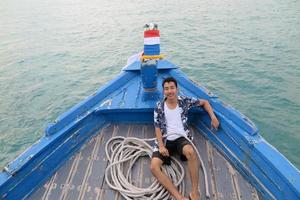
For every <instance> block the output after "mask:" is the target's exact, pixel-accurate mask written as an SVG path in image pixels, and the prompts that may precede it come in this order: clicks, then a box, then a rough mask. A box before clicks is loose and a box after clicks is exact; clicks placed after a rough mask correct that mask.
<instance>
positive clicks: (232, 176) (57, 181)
mask: <svg viewBox="0 0 300 200" xmlns="http://www.w3.org/2000/svg"><path fill="white" fill-rule="evenodd" d="M192 132H193V134H194V138H195V145H196V147H197V149H198V150H199V153H200V155H201V158H202V160H203V162H204V165H205V167H206V170H207V175H208V186H209V191H210V195H211V197H210V199H242V200H244V199H245V200H248V199H249V200H250V199H254V200H257V199H260V198H259V194H258V193H257V191H256V190H255V188H253V187H252V186H251V185H250V184H249V183H248V182H247V181H246V180H245V179H244V178H243V177H242V176H241V175H240V174H239V173H238V172H237V171H236V170H235V169H234V168H233V166H232V165H231V164H230V163H229V162H228V161H226V159H225V158H224V157H223V156H222V155H221V154H220V153H219V152H218V151H217V150H216V149H215V148H214V147H213V146H212V144H211V143H210V142H209V141H207V140H206V139H205V138H204V137H203V136H202V135H201V133H199V132H198V131H197V130H196V129H194V128H192ZM116 135H118V136H124V137H129V136H130V137H131V136H132V137H138V138H153V137H155V132H154V127H153V125H152V124H134V125H133V124H130V125H129V124H112V125H109V126H108V127H105V128H103V129H102V130H100V132H99V133H98V134H97V135H96V136H95V137H94V138H92V139H91V140H90V141H89V142H87V143H86V144H85V146H84V147H83V148H82V149H81V150H80V152H79V153H77V154H75V155H74V156H73V157H71V158H70V159H69V160H68V161H67V162H66V163H65V165H64V166H63V167H62V168H61V169H59V171H58V172H57V173H55V175H54V176H53V177H52V178H51V179H50V180H49V181H48V182H47V183H46V184H45V185H44V186H43V187H41V188H39V189H38V190H37V191H36V192H35V193H34V194H33V195H32V196H31V197H30V198H29V199H31V200H34V199H49V200H57V199H82V200H83V199H84V200H85V199H88V200H90V199H91V200H92V199H103V200H106V199H115V200H123V199H125V198H124V197H122V196H121V194H119V193H117V192H115V191H114V190H112V189H111V188H109V186H108V185H107V183H106V182H105V179H104V173H105V169H106V166H107V162H108V161H107V158H106V155H105V144H106V143H107V141H108V140H109V139H110V138H111V137H112V136H116ZM151 145H153V143H152V144H151ZM182 163H183V166H184V168H185V173H186V176H185V178H184V180H185V185H186V187H185V195H186V196H187V195H188V194H189V192H190V189H191V184H190V177H189V172H188V167H187V162H182ZM149 166H150V158H148V157H142V158H140V159H139V160H138V162H137V163H136V164H135V165H134V167H133V168H132V169H131V171H132V174H133V177H132V178H133V181H134V184H135V185H137V186H139V187H147V186H149V185H150V184H151V183H152V182H153V180H154V177H153V175H152V173H151V171H150V169H149ZM125 167H126V166H125ZM127 167H128V166H127ZM199 178H200V189H201V199H205V187H204V174H203V173H202V170H201V173H200V177H199Z"/></svg>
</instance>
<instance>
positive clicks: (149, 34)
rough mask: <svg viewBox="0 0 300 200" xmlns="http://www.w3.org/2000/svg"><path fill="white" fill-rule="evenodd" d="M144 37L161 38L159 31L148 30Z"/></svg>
mask: <svg viewBox="0 0 300 200" xmlns="http://www.w3.org/2000/svg"><path fill="white" fill-rule="evenodd" d="M144 37H145V38H148V37H159V30H148V31H145V32H144Z"/></svg>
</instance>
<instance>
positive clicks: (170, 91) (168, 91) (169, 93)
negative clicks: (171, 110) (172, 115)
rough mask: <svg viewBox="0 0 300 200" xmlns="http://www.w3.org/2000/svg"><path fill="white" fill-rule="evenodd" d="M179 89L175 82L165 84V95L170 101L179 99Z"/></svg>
mask: <svg viewBox="0 0 300 200" xmlns="http://www.w3.org/2000/svg"><path fill="white" fill-rule="evenodd" d="M177 92H178V89H177V87H176V85H175V83H174V82H165V84H164V95H165V97H167V99H169V100H175V99H177Z"/></svg>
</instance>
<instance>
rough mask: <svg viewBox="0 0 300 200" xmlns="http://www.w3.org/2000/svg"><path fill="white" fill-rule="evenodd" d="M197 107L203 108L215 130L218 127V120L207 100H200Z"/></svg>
mask: <svg viewBox="0 0 300 200" xmlns="http://www.w3.org/2000/svg"><path fill="white" fill-rule="evenodd" d="M199 105H200V106H203V108H204V110H205V111H206V112H207V113H208V115H209V116H210V119H211V126H212V127H213V128H215V129H217V128H218V127H219V124H220V123H219V120H218V119H217V117H216V115H215V113H214V111H213V109H212V107H211V105H210V103H209V102H208V101H207V100H204V99H200V101H199Z"/></svg>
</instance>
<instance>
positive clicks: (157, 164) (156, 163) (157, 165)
mask: <svg viewBox="0 0 300 200" xmlns="http://www.w3.org/2000/svg"><path fill="white" fill-rule="evenodd" d="M160 167H161V163H160V162H159V161H158V160H157V159H155V158H152V160H151V164H150V170H151V172H152V174H155V173H156V172H158V171H160Z"/></svg>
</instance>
